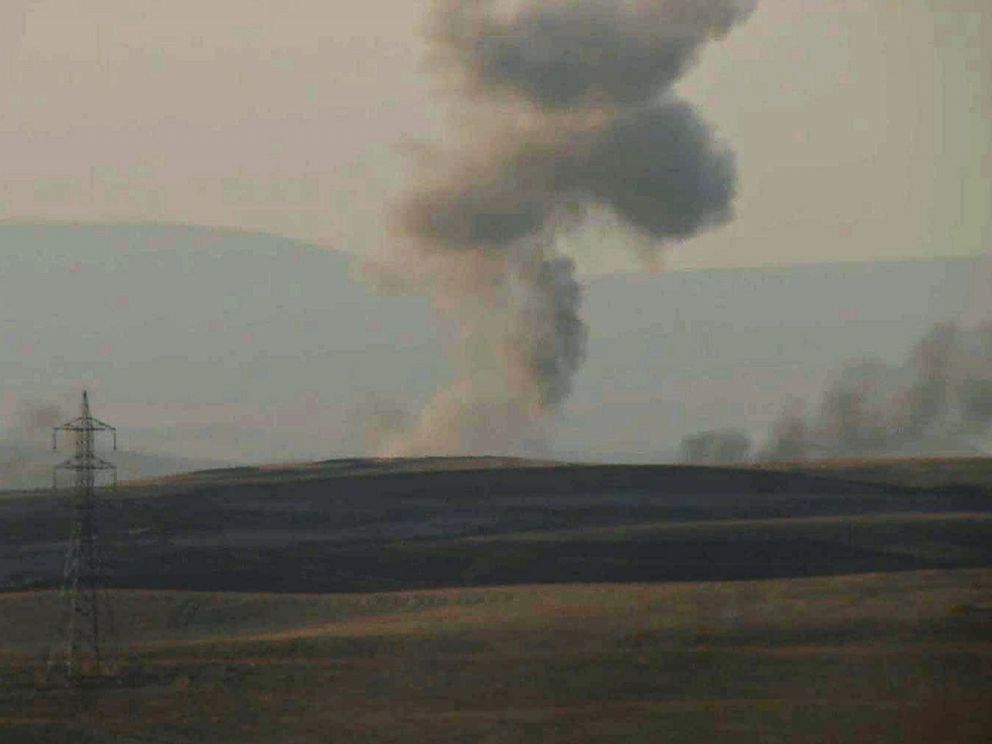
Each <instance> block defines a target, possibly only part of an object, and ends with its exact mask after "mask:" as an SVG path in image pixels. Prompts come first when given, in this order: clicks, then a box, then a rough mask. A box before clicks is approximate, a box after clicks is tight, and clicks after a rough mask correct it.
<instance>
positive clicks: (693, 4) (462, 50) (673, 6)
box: [437, 0, 755, 109]
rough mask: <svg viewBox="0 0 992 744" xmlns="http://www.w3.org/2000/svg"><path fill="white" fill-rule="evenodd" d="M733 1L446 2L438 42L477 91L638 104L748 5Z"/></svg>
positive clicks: (563, 102) (555, 102) (558, 102)
mask: <svg viewBox="0 0 992 744" xmlns="http://www.w3.org/2000/svg"><path fill="white" fill-rule="evenodd" d="M754 4H755V3H754V2H741V1H738V0H655V1H654V2H651V1H649V0H640V1H633V2H631V1H625V0H545V1H544V2H532V3H528V4H526V5H524V7H522V8H521V9H520V10H519V11H518V12H516V13H513V12H510V13H503V14H500V13H499V12H498V8H499V4H498V3H495V2H491V1H487V0H461V1H460V2H448V3H446V4H445V11H446V12H445V13H444V15H443V23H442V24H441V26H440V28H439V30H438V34H437V38H438V41H439V42H440V43H441V45H442V46H443V47H445V48H446V49H447V50H448V51H449V52H450V53H452V56H453V57H454V59H455V60H456V63H457V64H458V65H459V67H460V68H462V69H463V70H464V71H465V72H466V73H467V74H468V76H469V78H470V80H471V81H472V82H474V84H475V85H477V86H479V87H480V88H483V89H485V90H486V91H491V90H493V89H496V90H499V89H503V90H506V91H508V92H512V93H516V94H518V95H521V96H523V97H526V98H527V99H529V100H531V101H532V102H534V103H536V104H538V105H540V106H543V107H547V108H555V109H562V108H573V107H575V106H580V105H588V104H589V103H590V100H595V101H597V102H609V103H615V104H625V105H637V104H641V103H643V102H645V101H648V100H651V99H652V98H653V97H655V96H657V95H658V94H659V92H660V91H663V90H665V89H667V88H669V87H670V86H671V85H673V84H674V83H675V82H676V81H677V80H678V79H679V78H680V77H681V76H682V75H683V73H685V71H686V70H687V69H688V68H689V67H690V66H691V65H692V64H693V62H695V60H696V57H697V54H698V52H699V50H700V48H701V47H702V46H703V45H704V44H705V43H706V42H708V41H710V40H711V39H714V38H718V37H721V36H723V35H724V34H726V33H727V32H728V31H730V29H731V28H732V27H733V26H734V25H735V24H737V23H739V22H740V21H741V20H743V19H744V18H745V17H746V16H747V15H748V14H749V13H750V12H751V11H752V10H753V8H754Z"/></svg>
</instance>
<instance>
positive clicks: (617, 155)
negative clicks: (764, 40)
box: [376, 0, 753, 455]
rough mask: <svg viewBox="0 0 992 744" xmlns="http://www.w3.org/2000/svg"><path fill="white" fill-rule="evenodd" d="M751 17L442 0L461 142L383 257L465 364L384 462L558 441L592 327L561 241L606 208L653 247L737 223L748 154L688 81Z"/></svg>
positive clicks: (581, 3)
mask: <svg viewBox="0 0 992 744" xmlns="http://www.w3.org/2000/svg"><path fill="white" fill-rule="evenodd" d="M752 9H753V3H752V2H746V1H745V0H653V1H652V2H648V1H647V0H541V1H540V2H539V1H538V0H528V1H526V2H514V3H509V4H507V3H497V2H494V1H492V0H443V1H442V2H439V3H438V6H437V11H438V12H437V15H436V21H437V22H436V24H435V26H434V29H435V32H434V35H433V37H432V41H433V43H434V48H435V51H436V59H437V61H438V63H439V65H441V66H443V67H442V69H444V70H445V71H448V72H450V73H452V75H451V77H452V78H453V79H454V80H455V81H456V85H455V90H456V91H457V92H458V94H459V95H460V99H459V100H460V102H461V103H462V106H461V107H460V114H461V117H460V119H459V124H460V126H461V127H462V140H463V141H462V143H461V144H460V145H459V144H451V143H447V146H446V147H445V148H443V149H439V150H438V151H437V152H434V153H432V154H431V157H430V158H429V161H428V162H425V163H424V164H423V165H422V167H421V169H420V171H419V172H420V175H421V177H420V178H418V180H417V183H418V187H417V188H416V189H414V190H413V191H412V192H411V193H409V194H407V195H406V198H405V199H404V200H403V201H402V203H400V204H399V205H398V206H397V208H396V210H395V222H396V234H397V236H396V240H395V242H394V245H393V246H391V250H390V251H389V252H388V253H387V254H386V255H385V256H383V257H380V259H379V263H378V264H377V265H376V267H377V269H378V270H379V271H380V272H381V273H382V274H384V275H385V278H386V280H387V282H388V283H390V284H397V283H398V284H406V285H407V286H409V287H412V288H415V289H419V290H423V291H426V292H428V293H429V294H430V295H431V297H432V298H433V300H434V304H435V306H436V307H437V308H438V310H439V312H441V313H444V314H446V315H447V316H449V317H451V318H454V319H455V320H456V321H457V325H458V327H459V333H458V336H457V338H456V340H455V342H454V344H453V353H454V357H455V361H456V363H455V366H456V369H457V373H456V379H455V381H454V382H453V383H452V384H451V385H450V386H449V387H448V388H446V389H443V390H441V391H440V392H438V394H437V395H436V396H435V397H434V398H433V399H432V400H431V401H430V402H429V403H428V404H427V406H426V408H425V409H424V411H423V412H422V414H421V416H420V418H419V419H418V420H417V422H416V423H415V424H414V425H413V426H412V427H411V428H409V429H407V430H406V431H404V432H402V433H400V434H399V435H398V436H395V437H392V438H391V439H390V440H389V441H388V442H386V443H385V444H384V445H383V447H382V448H381V453H382V454H387V455H411V454H457V453H482V452H485V453H491V454H524V453H531V454H533V453H534V452H535V451H539V450H540V449H541V448H542V447H543V443H544V441H545V437H546V434H547V430H548V427H549V426H550V422H551V420H552V419H553V416H554V414H555V413H556V412H557V411H558V410H559V409H560V407H561V405H562V404H563V403H564V401H565V400H566V399H567V398H568V395H569V393H570V391H571V386H572V380H573V378H574V375H575V373H576V372H577V370H578V369H579V367H580V365H581V363H582V360H583V356H584V354H585V344H586V335H587V334H586V328H585V325H584V323H583V322H582V320H581V318H580V315H579V306H580V303H581V287H580V286H579V284H578V282H577V280H576V278H575V276H574V265H573V263H572V261H571V260H570V259H568V258H566V257H564V256H562V255H560V254H559V253H558V252H557V250H556V248H555V245H556V233H557V232H558V231H559V230H561V228H562V227H563V226H569V227H572V226H575V225H576V224H581V221H582V218H583V216H584V215H585V214H586V212H587V211H588V210H591V209H595V210H601V211H605V212H606V213H608V214H611V215H615V217H616V221H617V223H618V224H619V225H621V226H622V229H624V230H627V231H628V232H629V233H630V234H631V235H632V236H635V235H636V236H637V240H636V241H632V242H633V243H635V244H636V245H637V250H639V251H642V252H643V245H644V240H645V239H649V240H650V241H651V243H652V244H653V245H654V246H656V249H655V250H656V251H657V250H661V249H662V248H663V247H664V246H666V245H668V244H670V243H672V242H674V241H683V240H687V239H689V238H691V237H693V236H695V235H697V234H698V233H700V232H702V231H704V230H707V229H710V228H713V227H717V226H719V225H721V224H724V223H725V222H727V221H728V220H730V219H731V218H732V216H733V208H732V204H733V199H734V195H735V188H736V186H735V184H736V167H735V161H734V157H733V155H732V153H730V152H729V151H728V150H727V149H726V148H725V147H724V146H723V145H722V144H720V143H719V142H717V141H716V140H715V138H714V137H713V134H712V132H711V131H710V129H709V127H708V126H707V125H706V124H705V123H704V122H703V121H702V120H701V119H700V118H699V117H698V116H697V114H696V112H695V111H694V110H693V109H692V107H691V106H690V105H689V104H687V103H686V102H684V101H681V100H679V99H678V98H677V97H676V96H675V94H674V93H673V92H672V86H673V85H674V84H675V82H676V81H677V80H678V79H679V78H680V77H681V76H682V75H683V74H684V73H685V72H686V71H687V70H688V69H689V68H690V67H691V66H692V65H693V64H694V62H695V61H696V59H697V56H698V53H699V50H700V49H701V48H702V47H703V46H704V45H705V44H707V43H709V42H710V41H712V40H714V39H718V38H720V37H722V36H723V35H725V34H726V33H728V32H729V31H730V30H731V28H733V27H734V26H735V25H736V24H739V23H741V22H742V21H744V20H745V19H746V18H747V17H748V15H749V14H750V12H751V10H752ZM425 160H427V159H425ZM645 258H646V259H647V261H648V262H649V263H653V262H654V259H655V258H656V256H655V255H647V256H645Z"/></svg>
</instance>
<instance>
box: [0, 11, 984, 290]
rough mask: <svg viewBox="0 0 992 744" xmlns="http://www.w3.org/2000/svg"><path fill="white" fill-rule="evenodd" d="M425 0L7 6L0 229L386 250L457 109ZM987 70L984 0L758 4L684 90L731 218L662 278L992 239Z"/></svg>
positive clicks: (572, 242)
mask: <svg viewBox="0 0 992 744" xmlns="http://www.w3.org/2000/svg"><path fill="white" fill-rule="evenodd" d="M431 9H432V3H431V2H430V0H407V1H406V2H402V3H397V2H395V1H394V0H361V1H359V0H294V2H292V3H285V2H281V1H277V0H211V2H208V3H204V2H202V0H170V2H168V3H162V2H157V1H155V0H32V1H29V0H5V2H3V3H2V4H0V94H2V100H4V101H5V102H7V104H8V105H6V106H5V107H4V108H3V110H2V111H0V163H2V164H3V165H2V167H0V220H15V221H22V220H33V221H64V220H72V221H94V222H114V221H128V222H133V221H155V222H178V223H184V224H195V225H205V226H218V227H235V228H239V229H243V230H257V231H263V232H270V233H274V234H277V235H282V236H287V237H291V238H295V239H301V240H304V241H307V242H310V243H314V244H317V245H323V246H328V247H334V248H339V249H342V250H346V251H349V252H353V253H357V254H360V255H374V254H375V253H376V252H378V251H380V250H381V249H382V247H383V246H384V245H385V244H386V243H388V241H390V240H392V239H393V236H392V235H391V234H390V232H389V230H388V222H389V221H388V219H387V216H388V214H389V209H390V205H391V204H392V203H393V202H394V200H395V199H397V197H398V196H399V195H400V194H402V193H404V190H405V189H406V188H407V187H408V186H409V183H410V179H411V173H412V168H411V161H412V158H413V154H414V153H416V152H417V151H418V149H419V148H420V147H421V146H422V145H423V144H424V143H431V142H437V141H443V140H445V139H446V138H447V137H449V136H451V131H452V130H451V127H452V126H453V122H455V121H456V120H457V116H458V107H459V105H460V104H459V100H458V98H457V97H456V96H453V95H451V91H450V90H448V89H447V87H446V86H447V85H448V83H447V82H446V78H445V76H444V75H439V74H438V72H439V71H438V70H437V69H436V68H437V65H436V63H435V62H434V61H433V58H432V56H431V53H430V52H431V50H430V48H429V47H428V45H427V44H426V42H425V41H424V39H425V33H424V31H425V28H426V25H427V23H428V19H429V14H430V11H431ZM990 78H992V4H989V3H987V2H986V1H985V0H941V1H940V2H938V1H937V0H760V2H759V5H758V10H757V11H756V12H755V13H754V14H753V15H752V16H751V18H750V19H749V20H748V21H747V22H746V23H745V24H743V25H742V26H740V27H739V28H737V29H735V30H734V31H733V32H732V33H731V34H730V35H729V36H728V37H727V38H726V39H725V40H723V41H721V42H719V43H716V44H712V45H710V46H709V47H708V48H707V49H706V50H705V52H704V54H703V56H702V59H701V61H700V64H699V65H698V67H697V68H696V69H695V70H693V71H692V72H691V73H690V74H689V75H688V76H687V77H686V78H685V79H684V80H682V81H681V83H680V85H679V93H680V94H681V95H683V96H684V97H686V98H688V99H689V100H690V101H692V102H693V103H694V104H696V105H697V107H698V109H699V111H700V113H701V115H702V116H703V117H704V119H705V120H706V121H707V122H709V123H710V124H711V125H712V126H713V127H714V128H715V129H716V131H717V132H718V134H719V136H720V137H721V138H722V139H723V140H724V141H725V142H726V143H727V144H728V145H729V146H730V148H731V149H732V150H733V151H734V152H736V154H737V159H738V171H739V184H738V189H739V191H738V198H737V201H736V205H735V209H736V219H735V220H733V221H732V222H731V223H730V224H728V225H726V226H724V227H722V228H720V229H718V230H714V231H712V232H709V233H707V234H705V235H703V236H701V237H698V238H695V239H693V240H692V241H690V242H691V244H686V245H678V246H673V250H671V251H669V252H667V253H666V258H665V260H664V265H665V267H666V268H670V269H695V268H716V267H732V266H773V265H781V264H791V263H818V262H823V261H834V260H836V261H852V260H854V261H857V260H873V259H892V258H902V257H927V256H952V255H954V256H956V255H977V254H980V253H983V252H987V251H988V250H990V248H992V241H990V237H992V230H990V226H989V225H990V217H989V214H990V209H989V204H992V132H990V128H989V127H988V124H987V122H988V121H989V120H990V115H992V110H990V109H992V103H990V101H992V80H990ZM627 239H628V238H627V236H625V235H624V234H623V232H622V231H619V230H617V229H615V228H614V226H613V225H611V224H610V223H609V222H608V221H606V220H598V219H597V218H592V219H591V220H590V222H589V224H587V225H586V226H585V229H583V230H579V231H575V232H570V233H569V235H568V236H567V238H565V239H564V245H563V250H565V251H566V252H567V253H569V254H571V255H573V256H574V257H576V258H577V260H578V262H579V267H580V269H581V270H582V271H585V272H597V273H600V272H602V273H609V272H616V271H624V270H628V269H635V268H636V267H637V265H636V261H637V259H636V257H635V255H636V251H635V250H634V249H632V250H631V251H630V252H629V254H625V253H624V252H622V251H621V252H619V253H618V252H616V251H610V252H601V251H598V250H597V246H598V245H599V244H601V243H602V241H621V242H623V241H625V240H627ZM604 254H608V257H604ZM617 255H619V256H620V258H617ZM626 255H629V256H630V258H629V259H627V258H625V257H624V256H626Z"/></svg>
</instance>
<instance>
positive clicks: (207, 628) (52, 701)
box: [0, 570, 992, 742]
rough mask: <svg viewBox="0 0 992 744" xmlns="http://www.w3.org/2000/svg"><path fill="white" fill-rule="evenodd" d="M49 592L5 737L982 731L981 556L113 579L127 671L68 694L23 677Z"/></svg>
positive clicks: (35, 616) (988, 675) (1, 708)
mask: <svg viewBox="0 0 992 744" xmlns="http://www.w3.org/2000/svg"><path fill="white" fill-rule="evenodd" d="M54 599H55V596H54V595H53V594H52V593H37V592H35V593H22V594H11V595H7V596H5V597H3V598H2V599H0V608H2V615H0V618H2V619H0V637H2V638H3V639H4V643H3V646H2V654H3V663H4V665H5V666H6V668H7V670H8V674H6V675H5V677H4V679H5V684H6V689H5V690H4V695H3V698H2V703H0V741H5V742H6V741H10V742H33V741H84V742H86V741H94V742H95V741H100V742H103V741H107V742H109V741H115V742H116V741H122V742H127V741H135V742H138V741H141V742H146V741H147V742H191V741H197V742H199V741H203V742H243V741H263V742H270V741H271V742H303V741H395V742H405V741H414V742H420V741H423V742H434V741H492V742H496V741H561V742H566V741H617V740H625V741H645V742H654V741H670V742H683V741H684V742H698V741H721V742H723V741H727V742H738V741H740V742H745V741H838V742H841V741H844V742H847V741H864V742H911V741H920V742H981V741H987V740H988V739H987V737H988V733H989V732H990V731H992V728H990V727H992V571H990V570H958V571H928V572H915V573H902V574H867V575H862V576H857V577H830V578H816V579H782V580H775V581H754V582H751V581H748V582H730V583H706V584H653V585H651V584H648V585H646V584H636V585H608V586H602V585H571V586H559V587H553V588H552V587H501V588H486V589H466V590H438V591H426V592H399V593H393V594H373V595H337V596H317V595H310V596H308V595H275V596H274V595H242V594H198V593H187V592H121V593H119V594H118V595H117V596H116V597H115V603H116V607H117V610H118V615H119V616H120V617H123V618H126V620H125V621H124V622H123V623H122V624H121V637H122V640H123V642H124V643H123V653H122V654H121V658H122V659H125V660H126V661H125V662H124V663H123V664H122V668H126V669H129V670H130V674H129V675H128V674H122V678H123V677H127V676H130V678H131V679H132V682H131V684H130V685H129V686H128V685H125V686H119V687H111V688H107V689H101V690H83V691H81V692H68V691H63V690H39V689H35V687H34V684H35V683H34V676H33V674H34V671H35V670H37V669H38V667H39V664H40V659H41V656H42V654H43V644H44V641H45V639H46V637H47V631H48V627H47V625H46V623H44V622H38V620H39V619H41V618H45V617H51V616H52V615H53V614H54V613H52V612H51V611H50V610H51V607H50V605H51V604H52V602H53V601H54ZM32 620H33V621H34V622H32Z"/></svg>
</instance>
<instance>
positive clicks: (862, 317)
mask: <svg viewBox="0 0 992 744" xmlns="http://www.w3.org/2000/svg"><path fill="white" fill-rule="evenodd" d="M974 272H975V262H974V261H972V260H934V261H906V262H889V263H876V264H871V263H866V264H825V265H818V266H800V267H791V268H776V269H768V270H727V271H704V272H692V273H668V274H665V273H663V274H658V275H647V274H643V275H642V274H639V275H622V276H603V277H594V276H590V277H584V279H583V281H584V282H585V284H586V289H585V292H584V295H585V296H584V299H583V305H582V315H583V317H584V318H585V319H586V320H587V321H588V324H589V328H590V337H589V345H588V354H587V361H586V363H585V365H584V366H583V368H582V370H581V372H580V374H579V376H578V377H577V379H576V380H575V386H574V394H573V396H572V398H571V399H570V401H569V402H568V405H567V406H566V408H565V410H564V411H563V413H562V416H561V420H560V422H559V426H558V431H557V435H556V441H555V443H554V449H553V450H552V451H551V452H550V453H549V456H552V457H557V458H559V459H562V458H566V459H580V460H590V459H596V460H601V461H602V460H609V461H614V462H657V461H659V460H674V459H675V458H677V456H678V453H677V449H678V445H679V442H680V440H681V439H682V437H684V436H685V435H687V434H691V433H694V432H696V431H700V430H704V429H715V428H721V427H730V426H733V427H744V428H746V429H747V430H748V432H749V433H750V434H751V435H752V436H754V437H757V438H761V437H763V436H764V435H765V433H766V432H767V430H768V428H769V426H770V425H771V424H772V422H773V421H775V420H776V418H777V417H778V416H779V414H780V413H781V410H782V408H783V406H785V405H786V404H787V403H789V401H790V400H791V399H792V398H797V397H798V398H802V399H814V398H816V397H817V396H818V395H819V394H820V392H821V391H822V389H823V387H824V385H825V383H826V381H827V380H828V379H829V378H830V376H831V375H832V373H833V371H834V370H837V369H838V368H840V367H842V366H843V365H845V364H846V363H847V362H849V361H850V360H852V359H859V358H862V357H879V358H881V359H882V360H884V361H889V362H898V361H901V360H902V359H904V358H905V357H906V355H907V353H908V352H909V350H910V349H911V348H912V347H913V345H914V344H915V343H916V342H917V341H918V340H919V339H920V338H921V337H922V336H923V334H924V333H925V332H926V331H927V330H928V329H929V328H930V326H931V325H932V324H933V323H935V322H938V321H944V320H949V319H952V318H955V317H957V316H958V315H959V314H960V313H961V312H962V310H963V309H964V308H965V307H966V305H967V303H968V299H967V298H968V294H969V291H970V288H971V286H972V284H973V275H974ZM0 296H2V297H3V298H4V314H3V318H0V376H2V377H0V379H3V381H4V389H3V391H2V396H0V430H2V429H9V428H10V426H11V421H10V420H11V418H12V417H13V416H14V415H15V413H16V411H17V408H18V407H19V406H20V405H23V404H25V403H31V402H35V401H37V402H42V403H46V404H53V403H63V404H65V405H66V406H67V407H68V408H69V410H73V409H74V407H75V404H76V398H77V396H78V390H77V388H78V387H79V386H80V385H81V384H83V383H86V384H89V385H90V387H91V389H92V391H93V395H94V404H95V405H96V407H97V410H98V412H99V414H100V415H101V416H102V417H104V418H106V419H107V420H109V421H112V422H114V423H115V424H117V425H118V426H120V428H121V434H122V445H123V448H124V449H131V450H139V451H144V452H154V453H158V454H161V455H163V456H165V455H169V456H177V457H186V458H193V459H202V458H208V459H215V460H226V461H237V462H271V461H274V460H303V459H307V460H312V459H322V458H328V457H344V456H360V455H364V454H367V453H368V452H369V441H368V440H367V431H366V430H367V425H368V424H369V423H370V422H374V421H376V420H378V419H380V418H382V417H386V418H388V417H390V416H395V415H397V414H400V415H401V414H403V413H409V412H411V411H414V410H416V409H417V408H418V407H419V405H420V404H421V403H422V401H423V400H424V399H425V398H426V397H427V396H429V395H430V394H431V393H432V392H433V391H434V390H435V389H436V388H437V387H438V386H439V385H441V384H443V383H444V382H445V381H446V380H447V379H448V378H449V377H450V375H451V369H450V367H449V363H448V361H447V355H446V352H445V350H444V345H443V336H444V332H445V331H444V329H443V328H442V327H440V326H439V324H438V322H437V318H436V317H435V315H434V313H433V311H432V310H431V308H430V306H429V304H428V302H427V301H426V300H425V299H424V298H422V297H411V296H391V295H382V294H377V293H376V292H374V291H373V290H372V289H371V287H370V286H369V285H368V284H367V283H366V282H364V281H363V274H362V271H361V265H360V264H359V263H357V262H355V261H354V260H353V257H351V256H349V255H347V254H345V253H343V252H338V251H332V250H325V249H318V248H315V247H312V246H307V245H304V244H300V243H294V242H292V241H288V240H285V239H280V238H275V237H272V236H267V235H260V234H250V233H239V232H232V231H222V230H206V229H198V228H191V227H179V226H169V225H149V224H136V225H113V226H111V225H79V224H67V225H17V224H3V225H0ZM276 381H278V382H276ZM604 430H610V431H611V432H613V434H612V435H611V436H610V437H609V438H607V439H604V437H603V436H602V432H603V431H604ZM0 435H2V431H0Z"/></svg>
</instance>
